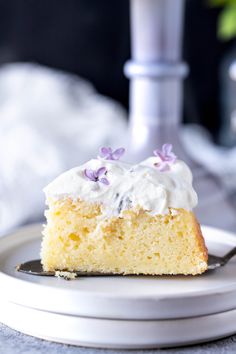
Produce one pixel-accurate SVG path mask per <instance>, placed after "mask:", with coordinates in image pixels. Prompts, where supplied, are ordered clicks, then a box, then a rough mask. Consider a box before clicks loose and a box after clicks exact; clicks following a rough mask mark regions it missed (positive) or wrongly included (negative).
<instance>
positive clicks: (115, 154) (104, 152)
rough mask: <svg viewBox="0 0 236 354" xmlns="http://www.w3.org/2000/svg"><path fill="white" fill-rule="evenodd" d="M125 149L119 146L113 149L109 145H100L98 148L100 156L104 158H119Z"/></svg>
mask: <svg viewBox="0 0 236 354" xmlns="http://www.w3.org/2000/svg"><path fill="white" fill-rule="evenodd" d="M124 153H125V149H124V148H119V149H116V150H114V151H112V149H111V148H110V147H102V148H101V149H100V156H99V157H101V158H103V159H105V160H119V159H120V158H121V156H122V155H124Z"/></svg>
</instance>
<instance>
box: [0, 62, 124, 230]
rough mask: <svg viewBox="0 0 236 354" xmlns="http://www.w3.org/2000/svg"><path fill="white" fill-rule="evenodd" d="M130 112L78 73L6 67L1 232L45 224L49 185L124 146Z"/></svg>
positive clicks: (1, 106) (0, 135) (1, 105)
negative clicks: (101, 151) (102, 151)
mask: <svg viewBox="0 0 236 354" xmlns="http://www.w3.org/2000/svg"><path fill="white" fill-rule="evenodd" d="M126 127H127V120H126V112H125V111H124V109H123V108H122V107H121V106H120V105H119V104H118V103H115V102H114V101H112V100H111V99H108V98H106V97H103V96H101V95H99V94H98V93H97V92H96V91H95V89H94V88H93V86H92V85H91V84H89V83H88V82H86V81H85V80H82V79H80V78H78V77H77V76H74V75H69V74H65V73H62V72H59V71H56V70H52V69H48V68H45V67H42V66H39V65H35V64H20V63H19V64H8V65H5V66H2V67H1V69H0V233H1V234H2V233H4V232H6V231H8V230H10V229H12V228H14V227H16V226H17V225H20V224H22V223H26V222H33V221H35V220H39V219H41V220H42V216H43V209H44V194H43V192H42V189H43V187H44V186H45V185H46V184H47V183H48V182H49V181H50V180H52V179H53V178H54V177H55V176H57V175H58V174H60V173H61V172H63V171H64V170H66V169H69V168H71V167H73V166H76V165H78V164H81V163H82V162H85V161H86V160H88V159H90V158H91V157H93V156H95V157H96V155H97V151H98V148H99V147H100V146H104V145H105V146H106V145H109V146H119V145H121V144H122V142H121V139H122V138H124V133H125V132H126Z"/></svg>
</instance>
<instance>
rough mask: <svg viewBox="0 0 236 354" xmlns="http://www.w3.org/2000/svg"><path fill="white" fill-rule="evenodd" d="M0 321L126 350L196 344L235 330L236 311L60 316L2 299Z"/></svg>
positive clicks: (43, 333)
mask: <svg viewBox="0 0 236 354" xmlns="http://www.w3.org/2000/svg"><path fill="white" fill-rule="evenodd" d="M0 321H2V322H4V323H5V324H6V325H8V326H9V327H11V328H13V329H16V330H19V331H21V332H23V333H25V334H29V335H32V336H35V337H38V338H43V339H46V340H51V341H54V342H61V343H66V344H73V345H80V346H88V347H103V348H123V349H141V348H157V347H161V348H163V347H176V346H182V345H188V344H196V343H201V342H206V341H210V340H215V339H219V338H222V337H225V336H228V335H230V334H233V333H235V332H236V310H232V311H227V312H223V313H218V314H215V315H208V316H200V317H194V318H187V319H180V320H153V321H140V320H135V321H134V320H111V319H110V320H109V319H98V318H85V317H78V316H70V315H61V314H54V313H51V312H46V311H40V310H35V309H31V308H26V307H23V306H20V305H16V304H13V303H7V302H6V303H4V302H1V303H0Z"/></svg>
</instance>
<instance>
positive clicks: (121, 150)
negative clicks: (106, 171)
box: [112, 148, 125, 160]
mask: <svg viewBox="0 0 236 354" xmlns="http://www.w3.org/2000/svg"><path fill="white" fill-rule="evenodd" d="M124 153H125V149H124V148H119V149H116V150H115V151H114V152H113V153H112V158H113V160H119V159H120V158H121V156H122V155H124Z"/></svg>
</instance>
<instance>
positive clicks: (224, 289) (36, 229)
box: [0, 225, 236, 320]
mask: <svg viewBox="0 0 236 354" xmlns="http://www.w3.org/2000/svg"><path fill="white" fill-rule="evenodd" d="M40 230H41V226H39V225H34V226H30V227H26V228H23V229H20V230H18V231H17V232H14V233H12V234H11V235H8V236H6V237H3V238H1V239H0V282H1V292H0V299H2V300H4V299H5V301H8V302H14V303H16V304H19V305H23V306H28V307H32V308H35V309H40V310H44V311H49V312H54V313H63V314H68V315H76V316H85V317H97V318H107V319H108V318H111V319H112V318H113V319H129V320H130V319H138V320H153V319H172V318H186V317H193V316H201V315H208V314H213V313H217V312H224V311H228V310H231V309H235V308H236V263H235V261H234V260H232V261H231V262H230V263H229V264H228V265H227V266H225V267H224V268H221V269H218V270H215V271H213V272H209V273H207V274H204V275H201V276H195V277H192V276H188V277H186V276H185V277H184V276H174V277H173V276H169V277H149V276H147V277H143V276H141V277H128V276H127V277H124V276H120V277H83V278H78V279H76V280H74V281H69V282H68V281H66V280H63V279H57V278H54V277H37V276H32V275H27V274H22V273H19V272H17V271H16V270H15V266H16V265H17V264H18V263H21V262H24V261H27V260H30V259H34V258H38V257H39V249H40V239H41V235H40ZM203 233H204V236H205V238H206V242H207V246H208V248H209V250H210V252H212V253H213V254H216V255H223V254H224V253H225V252H226V251H228V250H229V249H230V248H232V247H233V246H235V245H236V238H235V237H234V236H233V235H232V234H229V233H227V232H224V231H221V230H217V229H213V228H209V227H203Z"/></svg>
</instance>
